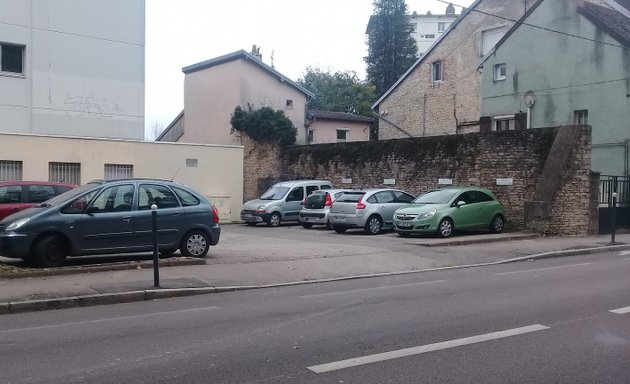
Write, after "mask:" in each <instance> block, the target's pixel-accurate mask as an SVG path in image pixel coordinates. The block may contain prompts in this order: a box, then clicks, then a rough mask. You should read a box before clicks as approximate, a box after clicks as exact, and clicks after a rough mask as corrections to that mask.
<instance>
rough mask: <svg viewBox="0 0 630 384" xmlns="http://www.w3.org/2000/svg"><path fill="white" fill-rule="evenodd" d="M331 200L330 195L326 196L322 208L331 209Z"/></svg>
mask: <svg viewBox="0 0 630 384" xmlns="http://www.w3.org/2000/svg"><path fill="white" fill-rule="evenodd" d="M332 203H333V202H332V199H331V198H330V193H327V194H326V202H325V203H324V206H326V207H332Z"/></svg>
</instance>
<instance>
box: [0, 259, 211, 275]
mask: <svg viewBox="0 0 630 384" xmlns="http://www.w3.org/2000/svg"><path fill="white" fill-rule="evenodd" d="M205 264H206V260H205V259H197V258H192V257H185V258H172V259H162V260H160V268H164V267H177V266H188V265H205ZM150 268H153V261H150V260H143V261H131V262H122V263H111V264H101V265H86V266H73V267H60V268H43V269H33V270H27V271H17V272H15V273H11V274H7V275H0V278H2V279H7V280H11V279H21V278H25V277H46V276H63V275H77V274H80V273H95V272H112V271H125V270H130V269H150Z"/></svg>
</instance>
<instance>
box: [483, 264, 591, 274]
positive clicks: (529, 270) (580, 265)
mask: <svg viewBox="0 0 630 384" xmlns="http://www.w3.org/2000/svg"><path fill="white" fill-rule="evenodd" d="M591 264H593V263H582V264H570V265H560V266H557V267H548V268H537V269H526V270H523V271H513V272H502V273H495V274H494V275H495V276H501V275H514V274H517V273H526V272H538V271H548V270H551V269H560V268H572V267H583V266H585V265H591Z"/></svg>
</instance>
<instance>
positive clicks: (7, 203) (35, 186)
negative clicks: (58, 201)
mask: <svg viewBox="0 0 630 384" xmlns="http://www.w3.org/2000/svg"><path fill="white" fill-rule="evenodd" d="M76 187H77V186H76V185H74V184H66V183H53V182H48V181H0V220H2V219H4V218H5V217H7V216H9V215H10V214H13V213H16V212H19V211H21V210H24V209H26V208H30V207H32V206H34V205H37V204H39V203H43V202H44V201H46V200H48V199H51V198H53V197H55V196H57V195H61V194H62V193H64V192H67V191H69V190H71V189H72V188H76Z"/></svg>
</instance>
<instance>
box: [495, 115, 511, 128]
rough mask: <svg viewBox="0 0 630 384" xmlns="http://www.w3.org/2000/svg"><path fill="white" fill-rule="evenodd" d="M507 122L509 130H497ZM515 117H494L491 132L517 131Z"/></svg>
mask: <svg viewBox="0 0 630 384" xmlns="http://www.w3.org/2000/svg"><path fill="white" fill-rule="evenodd" d="M505 122H507V124H508V126H507V129H497V128H498V127H499V125H503V124H504V123H505ZM515 123H516V122H515V120H514V115H499V116H493V117H492V127H491V129H490V130H491V131H513V130H514V129H515Z"/></svg>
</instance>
